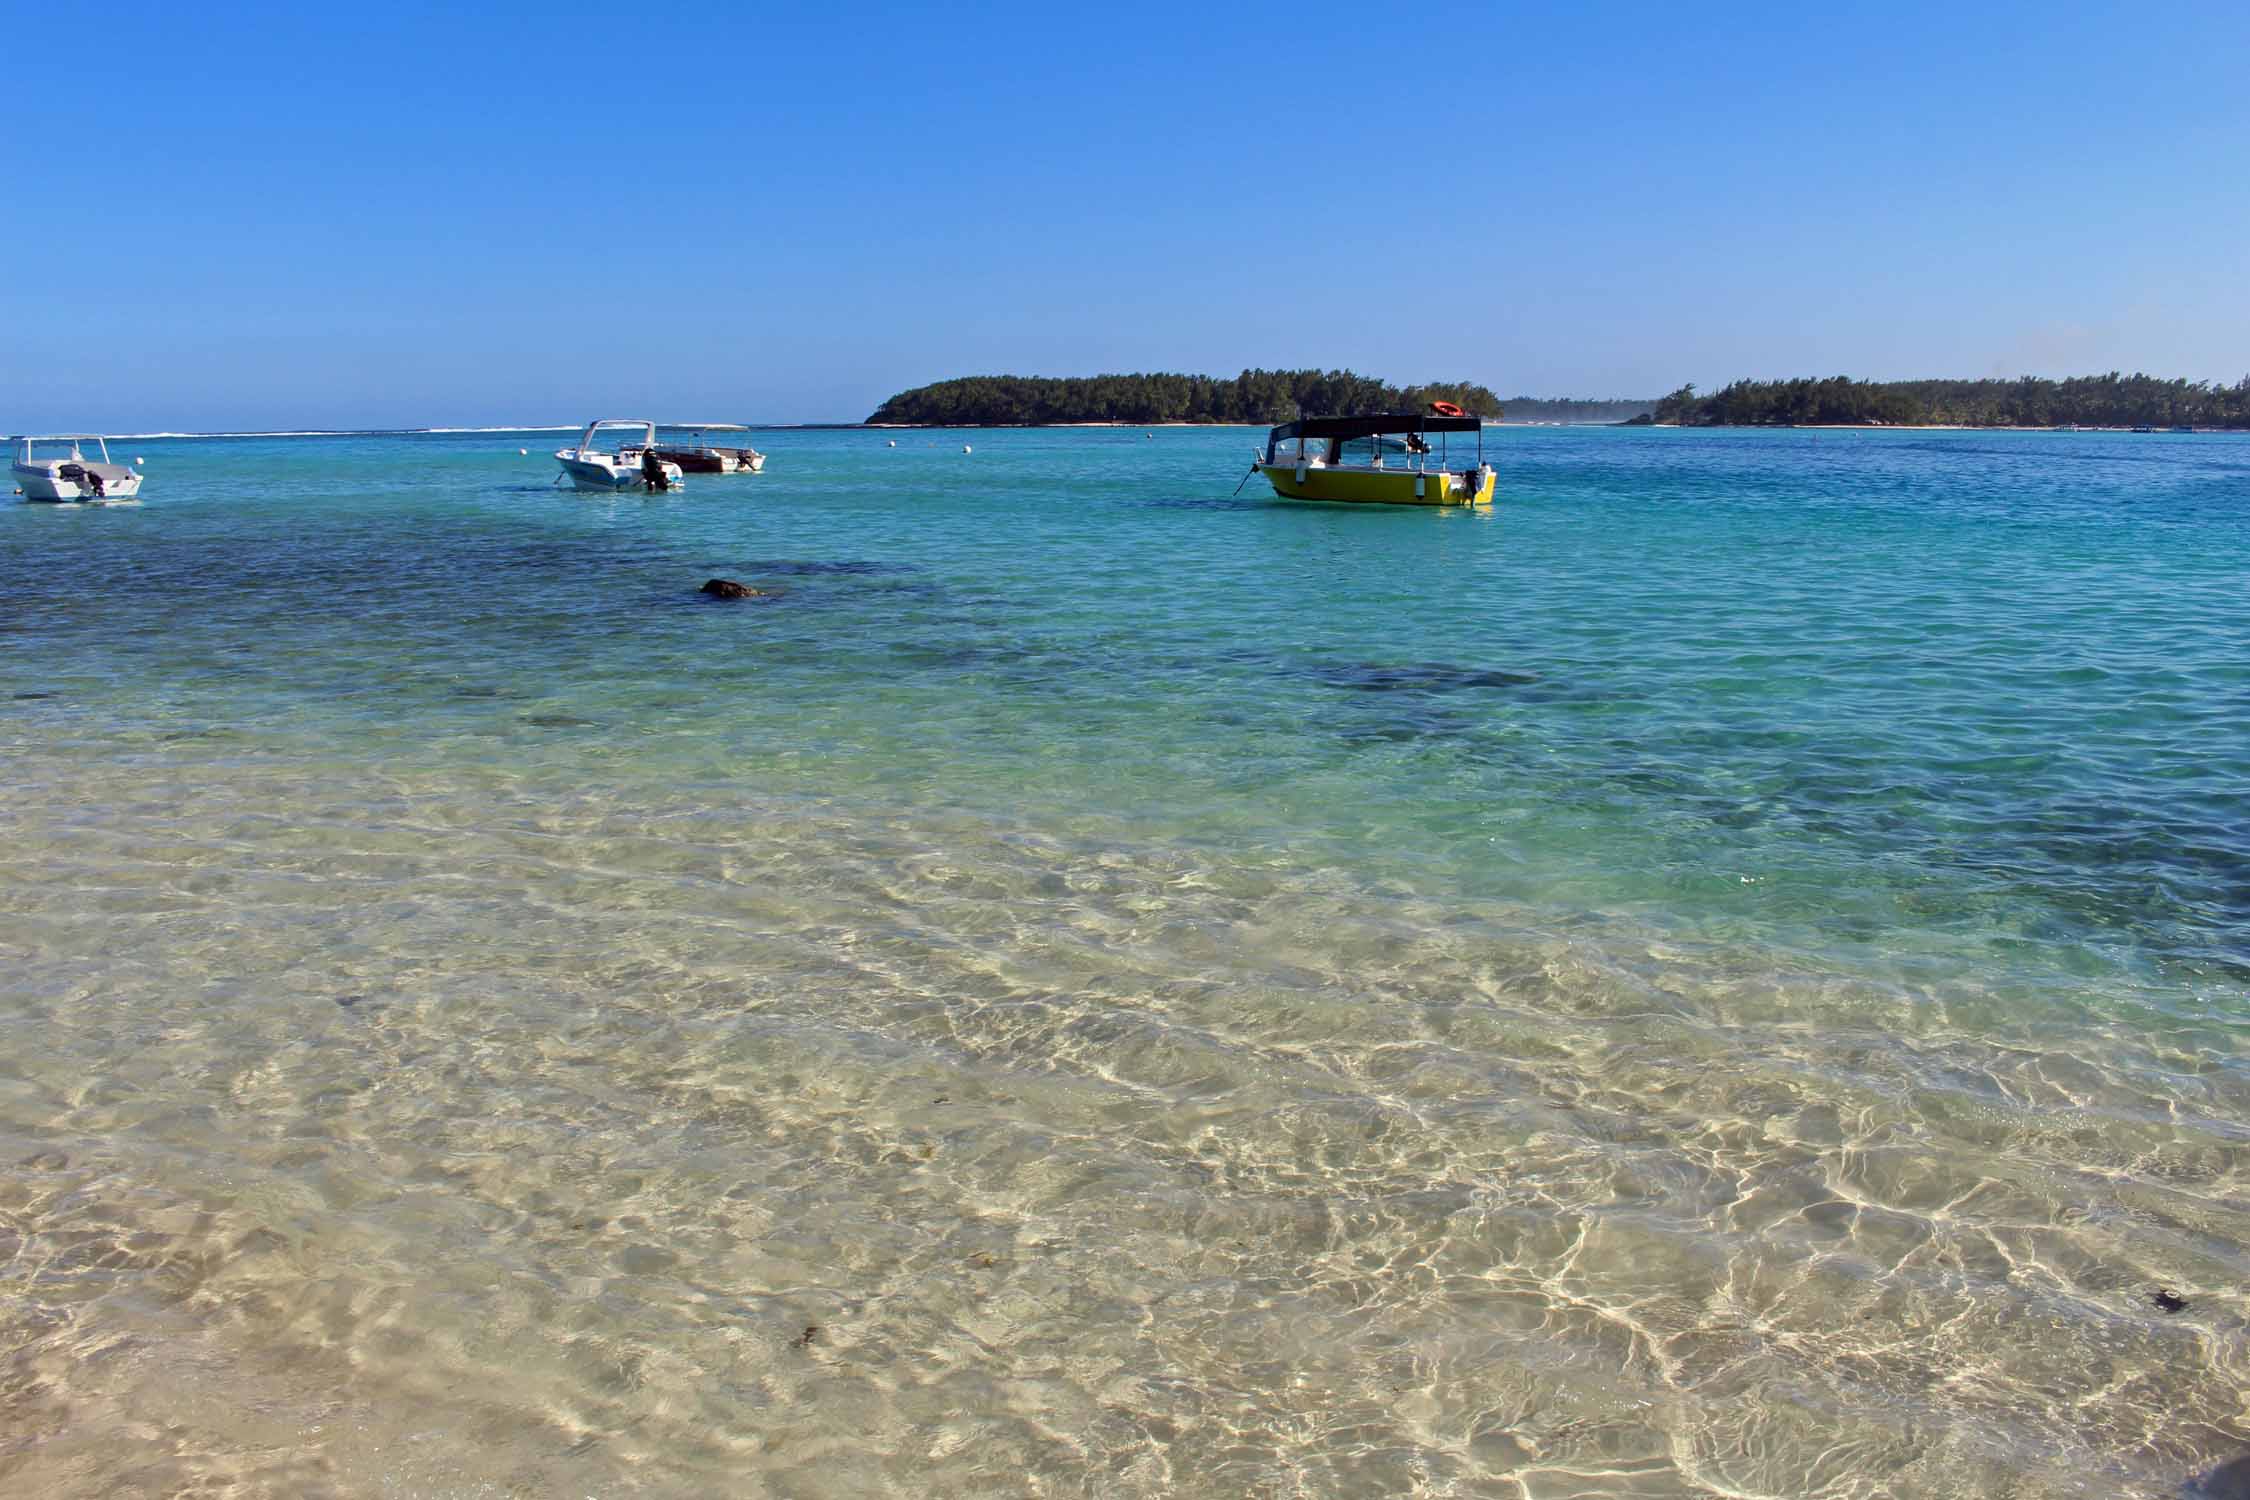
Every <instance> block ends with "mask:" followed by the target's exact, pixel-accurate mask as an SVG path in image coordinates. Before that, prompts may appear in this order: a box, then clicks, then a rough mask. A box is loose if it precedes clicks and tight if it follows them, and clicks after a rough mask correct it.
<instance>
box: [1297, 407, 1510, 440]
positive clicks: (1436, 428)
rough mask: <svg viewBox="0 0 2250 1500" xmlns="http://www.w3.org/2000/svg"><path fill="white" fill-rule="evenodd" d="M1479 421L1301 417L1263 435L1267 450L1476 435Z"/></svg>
mask: <svg viewBox="0 0 2250 1500" xmlns="http://www.w3.org/2000/svg"><path fill="white" fill-rule="evenodd" d="M1483 428H1484V419H1483V418H1482V417H1433V416H1428V415H1425V414H1424V413H1422V412H1418V411H1386V412H1375V413H1372V414H1370V415H1368V416H1364V417H1304V418H1301V419H1299V420H1298V421H1295V422H1286V423H1283V424H1282V425H1281V426H1279V427H1276V428H1275V429H1274V430H1273V431H1271V432H1269V433H1267V434H1266V446H1267V447H1269V448H1270V447H1272V446H1273V445H1274V444H1276V443H1286V442H1288V441H1289V440H1290V439H1291V438H1297V437H1302V438H1344V439H1347V440H1349V439H1351V438H1363V437H1376V436H1379V435H1380V434H1382V433H1386V432H1479V431H1482V430H1483Z"/></svg>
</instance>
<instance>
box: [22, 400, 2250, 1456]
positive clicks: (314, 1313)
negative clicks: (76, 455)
mask: <svg viewBox="0 0 2250 1500" xmlns="http://www.w3.org/2000/svg"><path fill="white" fill-rule="evenodd" d="M889 436H891V437H895V439H896V441H897V443H898V446H897V447H896V448H895V449H894V448H889V447H886V446H885V444H886V441H887V440H888V439H887V437H886V435H883V434H870V433H861V432H783V433H774V434H770V435H761V437H760V439H759V441H760V443H761V446H764V447H766V448H767V449H768V450H769V451H770V452H771V454H772V461H771V464H770V466H769V468H770V471H769V472H768V473H767V474H764V475H761V476H758V477H755V478H744V479H720V478H715V477H711V478H696V479H693V480H691V483H690V486H689V488H688V489H687V490H686V491H685V492H684V493H682V494H680V495H677V496H670V497H644V496H640V495H630V496H625V497H620V498H615V499H612V498H608V497H601V496H591V497H590V496H581V495H575V494H571V493H568V492H564V491H560V490H556V489H553V488H551V487H550V476H551V474H552V472H553V460H552V459H551V458H548V457H545V456H544V455H545V454H546V453H547V452H549V451H551V450H552V449H553V448H554V447H555V446H557V445H558V444H559V443H560V442H561V441H563V439H562V437H560V436H558V435H555V434H538V435H527V436H522V437H507V436H495V435H490V434H478V435H465V436H457V437H455V436H449V437H420V438H400V437H386V438H363V439H351V438H345V439H288V440H226V441H201V442H190V441H181V442H159V441H150V442H147V443H144V444H139V445H135V444H127V445H126V446H127V448H128V449H129V450H131V451H137V452H142V453H145V454H146V455H147V457H148V460H149V464H148V468H149V476H150V477H149V481H148V485H147V488H146V492H145V493H146V497H147V498H146V499H145V501H144V502H143V503H142V504H140V505H138V506H133V507H114V508H108V509H80V508H56V507H45V506H30V505H17V506H0V747H4V750H5V753H6V760H7V764H8V766H9V773H8V792H7V795H6V797H5V798H4V799H0V1292H4V1296H0V1484H4V1485H5V1486H6V1487H7V1488H8V1489H9V1490H10V1491H11V1492H20V1493H27V1494H28V1493H40V1494H58V1495H106V1494H120V1493H150V1494H173V1493H181V1492H193V1493H229V1494H245V1495H249V1494H274V1495H282V1494H289V1495H297V1494H321V1493H335V1494H350V1495H360V1494H396V1495H485V1494H525V1495H547V1494H563V1493H569V1494H587V1495H605V1496H606V1495H694V1494H706V1493H737V1494H749V1495H776V1496H781V1495H823V1496H826V1495H878V1494H898V1495H910V1494H911V1495H919V1494H948V1495H969V1494H989V1495H1016V1494H1024V1493H1039V1494H1049V1495H1105V1496H1106V1495H1156V1494H1166V1493H1193V1494H1209V1495H1242V1496H1269V1495H1288V1494H1319V1495H1331V1494H1334V1495H1343V1494H1394V1493H1424V1494H1431V1495H1493V1496H1537V1497H1541V1500H1546V1497H1552V1496H1563V1495H1633V1496H1656V1495H1771V1496H1798V1495H1814V1494H1819V1495H1837V1496H1872V1495H1888V1494H1897V1495H1992V1494H2005V1495H2017V1496H2060V1495H2118V1494H2123V1495H2169V1494H2176V1493H2177V1492H2178V1490H2179V1487H2180V1485H2181V1484H2182V1483H2183V1482H2184V1481H2185V1480H2186V1479H2187V1478H2188V1477H2189V1476H2191V1475H2194V1474H2196V1473H2198V1472H2201V1471H2204V1470H2207V1469H2208V1468H2210V1467H2211V1466H2212V1465H2214V1464H2216V1463H2219V1462H2221V1461H2224V1460H2226V1459H2228V1458H2231V1457H2233V1456H2235V1455H2236V1454H2237V1453H2239V1452H2241V1451H2244V1450H2245V1449H2250V1398H2246V1397H2245V1395H2244V1392H2245V1390H2246V1389H2250V1347H2246V1342H2245V1324H2244V1315H2245V1313H2246V1312H2250V1299H2246V1297H2245V1294H2244V1290H2243V1288H2244V1284H2245V1274H2244V1273H2245V1271H2246V1269H2250V1266H2246V1260H2250V1256H2246V1253H2245V1251H2244V1248H2243V1245H2244V1241H2245V1238H2246V1234H2250V1198H2246V1196H2245V1188H2246V1185H2250V1184H2246V1175H2245V1174H2246V1170H2250V1155H2246V1154H2245V1153H2246V1152H2250V1057H2246V1051H2250V1030H2246V1023H2250V1003H2246V1000H2245V981H2246V978H2250V761H2246V759H2245V757H2244V755H2243V746H2244V744H2245V739H2246V735H2250V595H2246V592H2245V589H2244V582H2245V576H2246V569H2245V563H2246V561H2250V439H2246V438H2242V437H2232V436H2209V435H2198V436H2192V437H2187V436H2169V435H2156V436H2145V435H2097V434H2052V435H2050V434H1968V433H1903V432H1895V433H1859V432H1855V433H1829V432H1796V433H1716V434H1703V433H1681V432H1669V431H1665V432H1651V431H1640V432H1634V431H1577V432H1574V431H1552V430H1512V431H1504V432H1495V433H1492V434H1490V435H1488V438H1487V442H1488V444H1489V445H1490V452H1491V453H1492V455H1493V456H1494V457H1495V458H1496V459H1497V462H1498V464H1499V467H1500V469H1501V475H1502V481H1501V483H1502V491H1503V495H1504V497H1505V498H1504V501H1503V503H1502V505H1501V506H1499V507H1498V508H1496V509H1495V510H1494V511H1493V512H1492V513H1491V514H1489V515H1472V514H1467V513H1463V512H1459V511H1452V512H1418V511H1382V510H1354V509H1342V508H1333V509H1332V508H1292V507H1282V506H1276V505H1273V504H1270V503H1268V502H1267V501H1266V499H1265V498H1264V497H1261V496H1257V495H1256V494H1255V491H1254V489H1252V488H1245V490H1244V491H1243V494H1242V497H1241V498H1240V499H1239V500H1230V499H1228V498H1227V492H1228V490H1229V489H1230V488H1231V487H1232V485H1233V483H1234V481H1235V479H1236V478H1237V477H1239V475H1240V473H1241V471H1242V468H1243V467H1244V466H1245V464H1246V462H1247V459H1248V456H1249V450H1250V446H1251V442H1252V439H1253V434H1251V433H1249V432H1247V431H1243V430H1228V431H1216V432H1214V431H1185V430H1176V429H1170V430H1168V429H1159V430H1158V431H1157V432H1156V435H1155V436H1154V437H1153V438H1147V437H1144V436H1142V434H1141V433H1140V432H1139V431H1127V432H1119V431H1067V432H991V433H975V434H967V435H962V434H933V433H923V432H904V433H897V434H892V435H889ZM963 442H968V443H972V444H973V445H974V448H975V452H974V453H973V454H964V453H962V452H961V446H962V444H963ZM519 446H529V447H530V448H531V455H530V456H529V457H523V456H519V455H518V453H517V451H516V450H517V448H518V447H519ZM713 575H722V576H727V577H732V578H738V579H742V580H744V581H747V582H751V583H755V584H758V585H760V586H763V587H767V588H771V589H775V590H778V591H779V596H778V597H776V598H772V599H768V600H761V601H753V602H748V603H738V604H721V603H715V602H712V601H708V600H705V599H703V598H701V597H699V596H698V595H697V594H696V592H695V590H696V586H697V585H698V584H700V583H701V582H702V581H703V580H704V579H705V578H707V577H711V576H713ZM2160 1287H2161V1288H2167V1289H2171V1290H2174V1291H2177V1292H2178V1293H2180V1294H2181V1295H2183V1296H2184V1297H2186V1299H2187V1302H2188V1305H2187V1306H2186V1308H2184V1309H2183V1310H2181V1311H2178V1312H2176V1313H2170V1314H2167V1313H2164V1312H2162V1311H2159V1310H2158V1309H2157V1308H2156V1307H2155V1306H2153V1305H2152V1303H2151V1294H2152V1293H2153V1292H2154V1291H2155V1290H2156V1289H2157V1288H2160Z"/></svg>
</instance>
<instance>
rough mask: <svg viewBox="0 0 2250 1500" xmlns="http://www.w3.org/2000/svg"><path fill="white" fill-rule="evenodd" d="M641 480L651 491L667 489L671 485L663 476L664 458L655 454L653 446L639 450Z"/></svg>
mask: <svg viewBox="0 0 2250 1500" xmlns="http://www.w3.org/2000/svg"><path fill="white" fill-rule="evenodd" d="M641 482H642V483H644V484H646V485H647V486H648V487H649V489H650V490H651V491H655V490H668V489H670V488H671V487H672V486H671V483H670V482H669V481H668V480H666V479H665V477H664V460H663V459H661V458H658V457H657V456H656V450H655V449H654V448H643V449H642V450H641Z"/></svg>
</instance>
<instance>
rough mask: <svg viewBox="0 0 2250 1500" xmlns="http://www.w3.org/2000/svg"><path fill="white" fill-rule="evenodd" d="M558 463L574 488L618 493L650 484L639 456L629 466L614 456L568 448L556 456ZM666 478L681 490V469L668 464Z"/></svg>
mask: <svg viewBox="0 0 2250 1500" xmlns="http://www.w3.org/2000/svg"><path fill="white" fill-rule="evenodd" d="M555 462H556V463H558V464H561V465H562V471H563V473H564V474H565V475H566V476H567V477H568V478H569V480H570V483H571V487H572V488H573V489H580V490H604V491H612V492H614V491H617V490H630V489H637V488H638V487H640V486H641V485H642V484H644V483H645V482H646V481H645V480H644V479H643V478H642V477H641V464H640V459H639V458H638V457H635V458H634V459H633V460H632V462H630V463H628V462H626V461H625V460H624V459H623V458H622V457H621V456H619V455H617V454H614V453H579V452H576V451H574V450H572V449H568V448H565V449H563V450H562V451H561V452H559V453H557V454H556V455H555ZM664 478H665V481H666V482H667V483H669V484H670V485H671V486H672V487H673V488H674V489H678V488H679V487H680V466H679V465H678V464H670V463H668V464H666V465H665V466H664Z"/></svg>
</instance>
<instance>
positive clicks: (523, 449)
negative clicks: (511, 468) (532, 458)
mask: <svg viewBox="0 0 2250 1500" xmlns="http://www.w3.org/2000/svg"><path fill="white" fill-rule="evenodd" d="M516 452H517V453H519V454H526V455H528V454H529V453H530V452H531V450H530V449H529V448H518V449H517V450H516Z"/></svg>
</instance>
